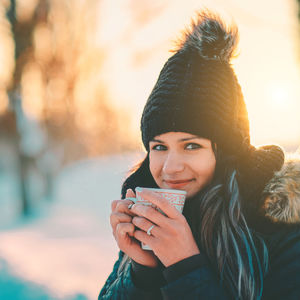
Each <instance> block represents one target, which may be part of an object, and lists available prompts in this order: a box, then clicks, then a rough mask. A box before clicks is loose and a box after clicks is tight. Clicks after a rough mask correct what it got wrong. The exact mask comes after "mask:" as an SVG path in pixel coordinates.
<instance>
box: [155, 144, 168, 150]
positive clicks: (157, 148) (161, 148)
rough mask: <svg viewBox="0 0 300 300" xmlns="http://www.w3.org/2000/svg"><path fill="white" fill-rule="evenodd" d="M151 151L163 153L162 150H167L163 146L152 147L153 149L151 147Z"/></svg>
mask: <svg viewBox="0 0 300 300" xmlns="http://www.w3.org/2000/svg"><path fill="white" fill-rule="evenodd" d="M152 150H156V151H164V150H167V147H166V146H164V145H160V144H159V145H154V146H153V147H152Z"/></svg>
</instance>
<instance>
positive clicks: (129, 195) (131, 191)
mask: <svg viewBox="0 0 300 300" xmlns="http://www.w3.org/2000/svg"><path fill="white" fill-rule="evenodd" d="M126 198H135V193H134V192H133V190H132V189H128V190H127V191H126Z"/></svg>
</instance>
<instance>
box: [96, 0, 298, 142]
mask: <svg viewBox="0 0 300 300" xmlns="http://www.w3.org/2000/svg"><path fill="white" fill-rule="evenodd" d="M295 2H296V1H295V0H276V1H270V0H267V1H258V0H251V1H250V0H247V1H246V0H245V1H237V0H227V1H221V0H210V1H204V0H202V1H192V0H185V1H180V0H172V1H155V0H154V1H151V2H150V1H146V0H140V1H133V0H131V1H129V0H125V1H124V0H122V1H119V0H115V1H109V0H104V1H102V2H101V3H100V4H99V20H98V31H97V40H98V43H99V46H101V45H105V46H106V47H107V49H108V55H107V57H106V63H105V72H103V73H102V75H101V79H102V80H104V81H105V82H106V83H107V85H108V86H109V87H110V91H111V94H112V96H113V97H112V98H113V99H114V100H113V103H114V104H115V105H117V106H119V107H124V108H126V109H127V110H130V113H131V114H132V115H133V118H132V124H128V126H131V127H132V128H133V129H134V130H135V131H136V132H137V134H138V130H139V120H140V116H141V112H142V109H143V106H144V104H145V101H146V100H147V97H148V95H149V94H150V92H151V89H152V88H153V86H154V84H155V81H156V79H157V77H158V74H159V72H160V70H161V68H162V66H163V64H164V63H165V61H166V60H167V59H168V57H170V56H171V53H170V52H169V50H170V49H172V47H173V46H174V41H176V39H177V38H178V37H179V36H180V32H181V30H183V29H184V28H185V27H186V26H187V25H189V23H190V19H191V17H193V16H195V12H196V11H197V10H200V9H202V8H205V7H206V8H208V9H212V10H214V11H216V12H218V13H219V14H220V15H221V16H222V17H223V18H224V19H225V20H226V21H231V20H233V21H234V22H235V23H236V24H237V25H238V27H239V32H240V43H239V47H238V53H239V56H238V57H237V58H236V59H235V60H234V61H232V63H233V65H234V68H235V72H236V74H237V76H238V79H239V82H240V84H241V86H242V90H243V93H244V97H245V101H246V104H247V107H248V114H249V120H250V133H251V142H252V144H254V145H260V144H269V143H276V144H281V145H283V146H285V145H288V146H289V145H293V146H294V148H295V147H297V145H300V118H299V111H300V85H299V79H300V73H299V72H300V65H299V57H300V50H299V48H298V40H297V38H298V36H297V34H298V23H297V6H296V3H295ZM299 40H300V35H299ZM124 111H125V112H126V110H124Z"/></svg>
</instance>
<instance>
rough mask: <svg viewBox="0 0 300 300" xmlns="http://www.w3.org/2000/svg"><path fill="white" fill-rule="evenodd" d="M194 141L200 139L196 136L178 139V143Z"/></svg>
mask: <svg viewBox="0 0 300 300" xmlns="http://www.w3.org/2000/svg"><path fill="white" fill-rule="evenodd" d="M194 139H200V138H199V137H197V136H193V137H188V138H184V139H180V140H179V141H181V142H185V141H190V140H194Z"/></svg>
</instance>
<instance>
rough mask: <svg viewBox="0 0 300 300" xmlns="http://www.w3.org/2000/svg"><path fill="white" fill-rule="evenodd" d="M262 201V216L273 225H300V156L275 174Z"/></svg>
mask: <svg viewBox="0 0 300 300" xmlns="http://www.w3.org/2000/svg"><path fill="white" fill-rule="evenodd" d="M262 199H263V203H262V207H261V210H262V214H263V215H264V216H265V217H267V218H268V219H269V220H271V221H272V222H273V223H285V224H297V223H299V224H300V155H298V156H294V157H293V158H290V159H289V160H287V161H286V162H285V163H284V165H283V166H282V168H281V170H279V171H278V172H275V174H274V176H273V178H272V179H271V180H270V181H269V182H268V183H267V185H266V186H265V188H264V191H263V198H262Z"/></svg>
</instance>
